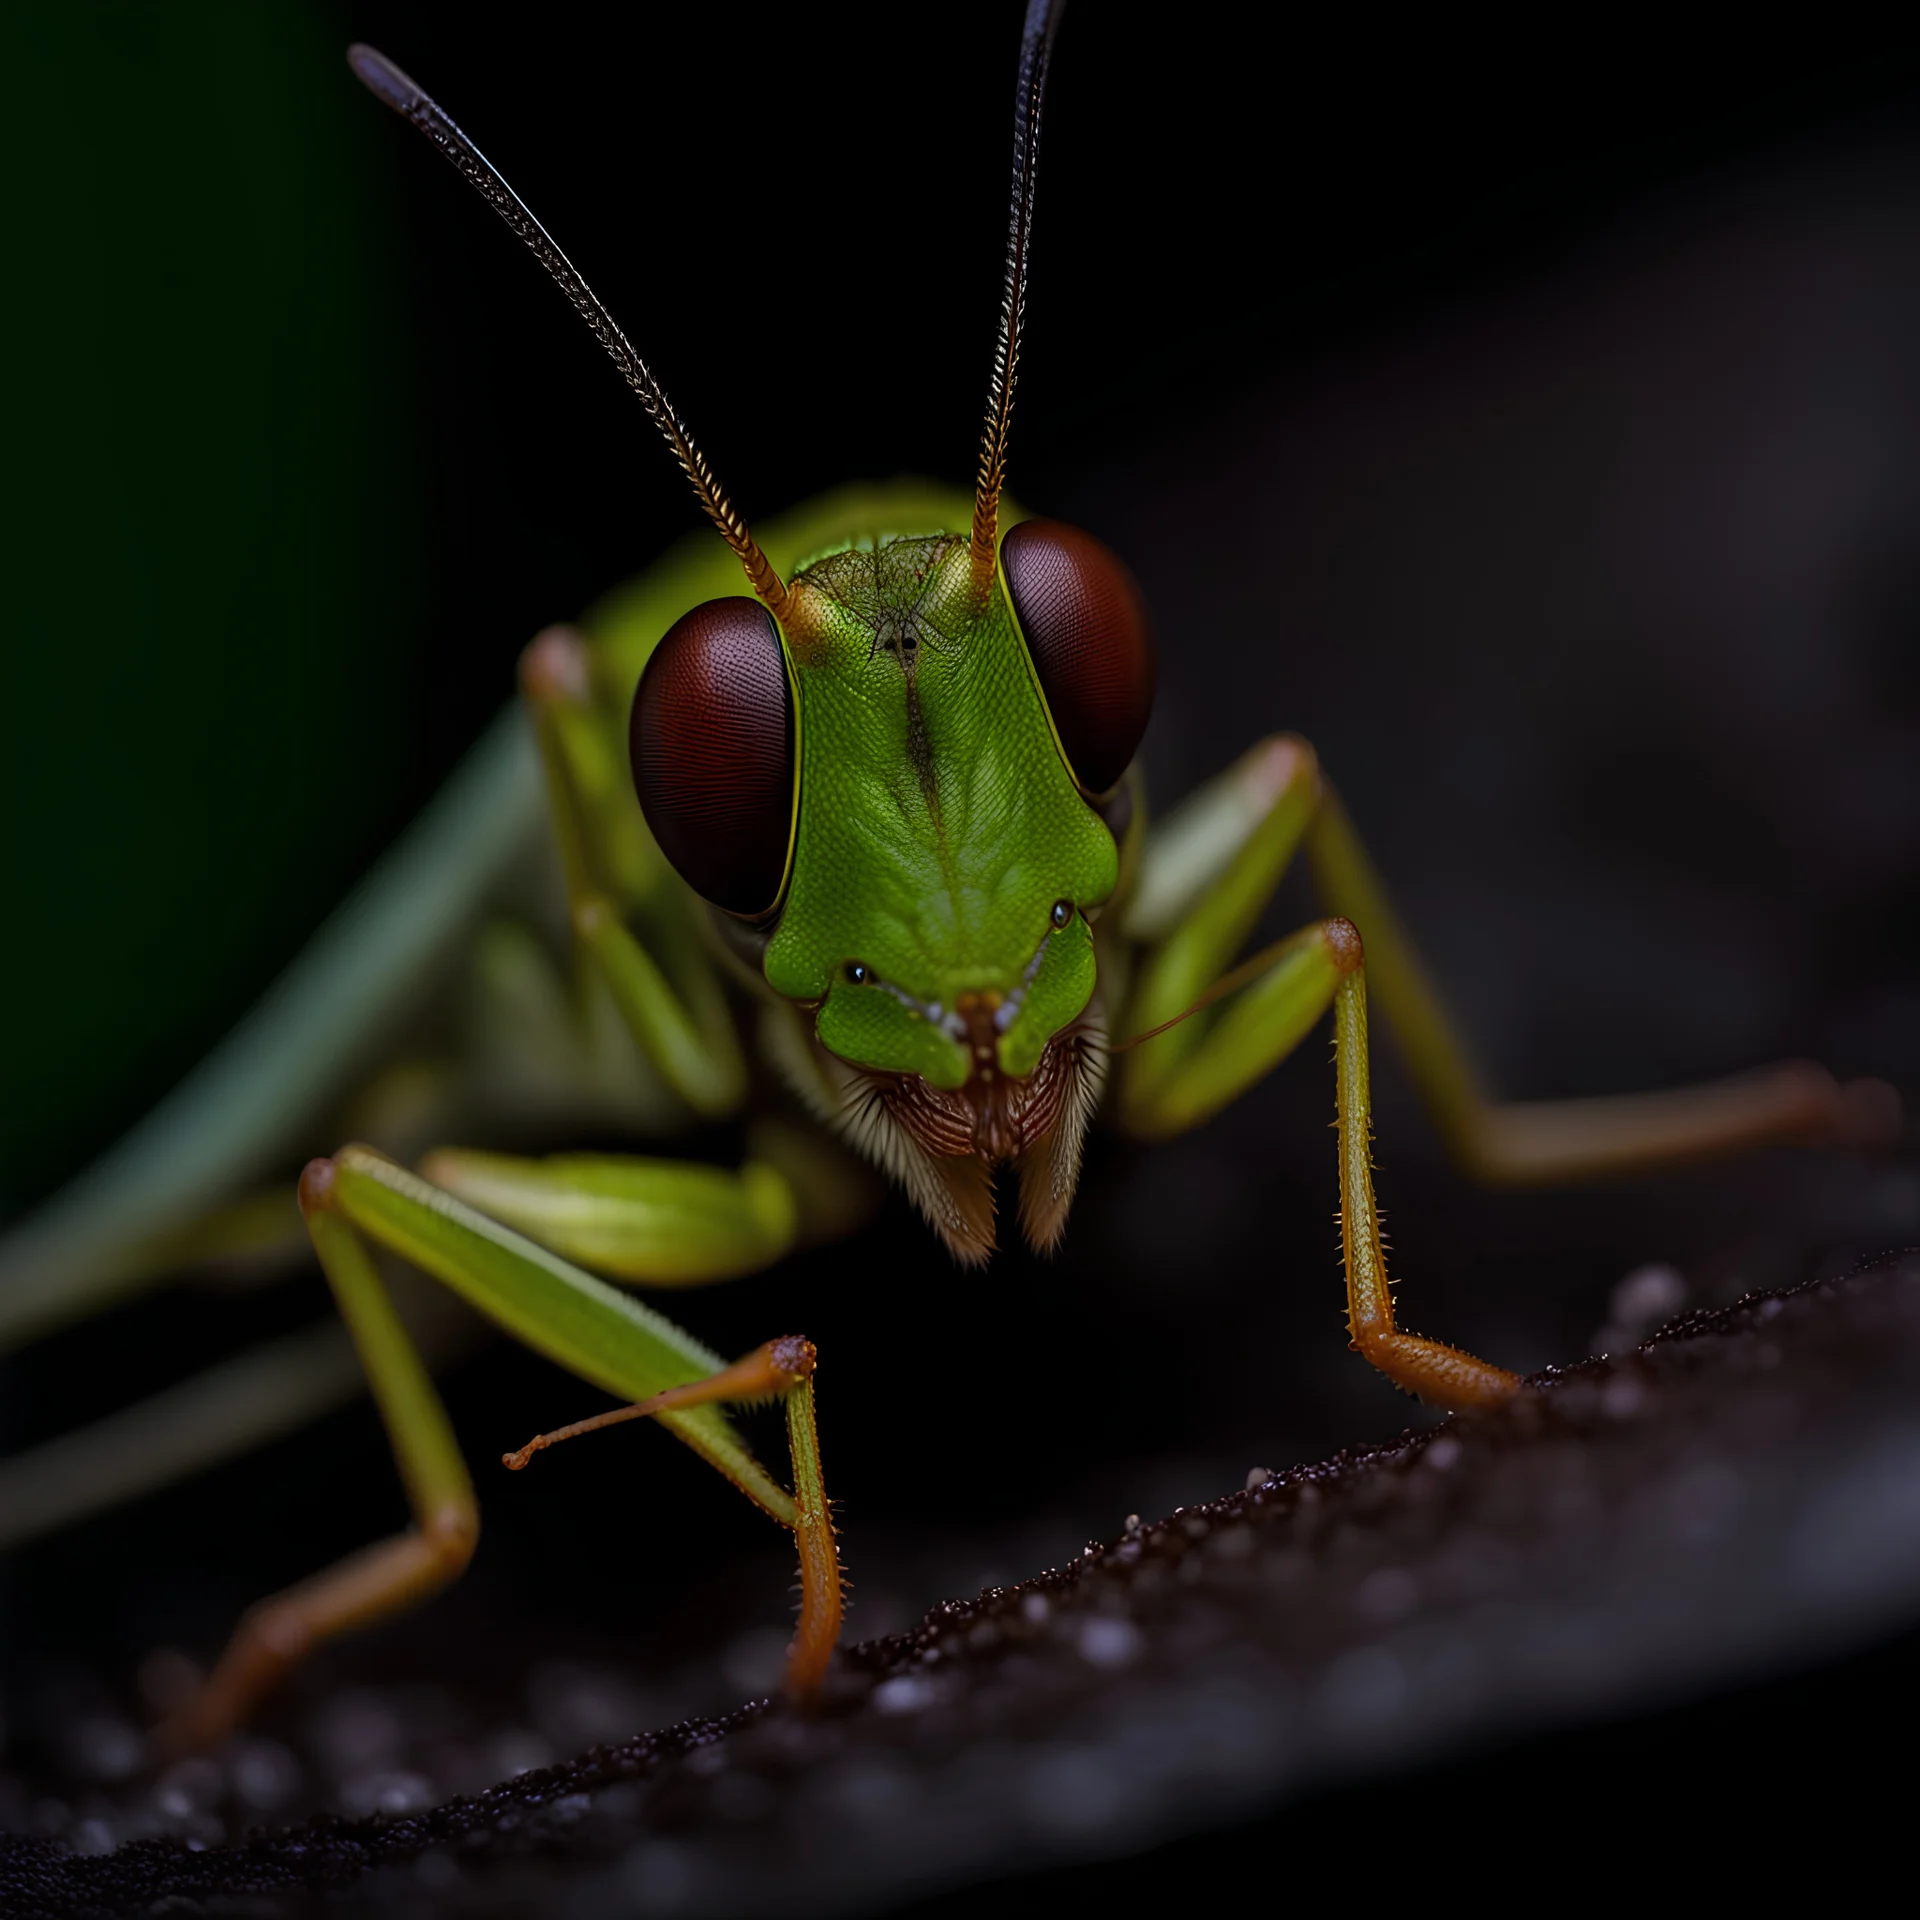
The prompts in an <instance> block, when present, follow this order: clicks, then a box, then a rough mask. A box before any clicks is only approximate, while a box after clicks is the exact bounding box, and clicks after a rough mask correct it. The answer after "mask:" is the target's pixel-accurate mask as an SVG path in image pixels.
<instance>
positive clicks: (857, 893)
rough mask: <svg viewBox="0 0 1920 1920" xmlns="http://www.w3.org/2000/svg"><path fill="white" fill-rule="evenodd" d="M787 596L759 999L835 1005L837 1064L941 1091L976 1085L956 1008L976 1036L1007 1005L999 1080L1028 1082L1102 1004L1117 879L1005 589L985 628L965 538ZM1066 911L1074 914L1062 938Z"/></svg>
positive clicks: (912, 544) (910, 551)
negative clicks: (788, 860) (1088, 915)
mask: <svg viewBox="0 0 1920 1920" xmlns="http://www.w3.org/2000/svg"><path fill="white" fill-rule="evenodd" d="M791 591H792V599H791V601H790V603H789V608H788V612H787V614H786V617H785V618H784V621H783V628H784V634H785V638H786V642H787V648H788V655H789V658H790V660H791V662H792V668H793V680H794V688H795V695H796V700H797V710H798V717H799V725H798V730H797V732H798V742H799V764H800V800H799V812H798V819H797V822H796V834H795V842H794V852H793V867H792V874H791V878H790V880H789V883H788V888H787V895H786V901H785V905H784V908H783V910H782V913H781V916H780V920H779V924H778V926H777V928H776V929H775V932H774V934H773V937H772V939H771V941H770V942H769V944H768V947H767V951H766V959H765V968H766V977H767V981H768V983H769V984H770V985H771V986H772V987H773V989H774V990H775V991H776V992H777V993H780V994H782V995H784V996H785V997H787V998H788V999H791V1000H798V1001H803V1002H808V1003H813V1002H824V1004H823V1005H821V1007H820V1012H819V1017H818V1026H817V1031H818V1033H819V1036H820V1039H821V1041H822V1042H823V1043H824V1044H825V1045H826V1046H827V1047H829V1048H830V1049H831V1050H832V1051H833V1052H835V1053H837V1054H839V1055H840V1056H841V1057H842V1058H843V1059H846V1060H850V1061H853V1062H854V1063H855V1064H857V1065H862V1066H868V1067H874V1068H879V1069H883V1070H890V1071H895V1072H902V1073H917V1074H920V1075H922V1076H924V1077H925V1078H926V1079H927V1080H929V1081H931V1082H932V1083H933V1084H934V1085H936V1086H943V1087H957V1086H959V1085H961V1084H962V1083H963V1082H964V1081H965V1080H966V1078H967V1076H968V1071H969V1065H970V1055H969V1051H968V1048H967V1047H966V1046H965V1045H964V1044H963V1037H964V1035H965V1033H966V1030H967V1029H966V1025H965V1023H964V1022H963V1021H962V1019H961V1018H960V1017H959V1014H958V1013H957V1011H956V1009H957V1008H958V1007H959V1006H960V1005H961V1004H962V997H963V996H969V997H970V998H969V1000H968V1002H967V1004H968V1005H970V1006H971V1007H972V1008H973V1009H974V1018H975V1020H976V1022H977V1021H978V1019H979V1017H980V1015H979V1011H978V1009H979V1008H980V1006H981V1005H983V1004H984V1005H986V1006H989V1007H991V1006H994V1005H996V1004H997V1007H998V1009H999V1011H998V1015H997V1018H996V1019H995V1020H994V1031H996V1032H997V1033H998V1035H999V1038H998V1063H997V1064H998V1066H999V1069H1000V1070H1001V1071H1002V1072H1004V1073H1007V1074H1010V1075H1014V1076H1020V1075H1024V1074H1026V1073H1030V1072H1031V1071H1032V1069H1033V1067H1034V1065H1035V1064H1036V1063H1037V1061H1038V1060H1039V1058H1040V1054H1041V1052H1042V1050H1043V1048H1044V1047H1045V1045H1046V1042H1047V1041H1048V1040H1049V1039H1050V1038H1051V1037H1052V1036H1053V1035H1054V1034H1055V1033H1057V1032H1059V1030H1060V1029H1061V1028H1062V1027H1064V1026H1065V1025H1066V1024H1067V1023H1068V1022H1069V1021H1071V1020H1072V1019H1073V1018H1074V1017H1075V1016H1076V1015H1077V1014H1078V1013H1080V1011H1081V1010H1082V1009H1083V1008H1084V1007H1085V1006H1086V1004H1087V1002H1088V1000H1089V998H1090V997H1091V996H1092V993H1093V987H1094V957H1093V942H1092V936H1091V932H1090V929H1089V927H1088V925H1087V922H1086V920H1085V919H1084V918H1082V917H1081V912H1080V911H1079V910H1083V909H1090V908H1094V907H1098V906H1099V905H1100V904H1101V902H1103V901H1104V900H1105V899H1106V898H1107V896H1108V895H1109V894H1110V893H1111V892H1112V891H1113V887H1114V883H1115V879H1116V874H1117V864H1118V863H1117V854H1116V850H1115V847H1114V842H1113V837H1112V835H1111V834H1110V833H1109V832H1108V831H1107V828H1106V826H1105V825H1104V823H1103V822H1102V821H1101V820H1100V818H1099V816H1098V815H1097V814H1095V813H1094V811H1093V810H1092V808H1091V807H1089V806H1088V804H1087V802H1086V801H1085V800H1084V799H1083V798H1082V797H1081V795H1080V793H1079V791H1078V789H1077V788H1076V787H1075V785H1074V783H1073V779H1072V776H1071V775H1070V774H1069V773H1068V771H1067V766H1066V762H1065V760H1064V759H1063V758H1062V756H1061V753H1060V749H1059V746H1058V745H1057V743H1056V741H1055V739H1054V734H1053V727H1052V722H1051V721H1050V720H1049V718H1048V715H1047V709H1046V704H1045V702H1044V700H1043V699H1042V697H1041V694H1040V689H1039V685H1038V683H1037V682H1036V680H1035V678H1034V674H1033V668H1032V664H1031V662H1030V660H1029V659H1028V656H1027V650H1026V645H1025V642H1024V641H1023V640H1022V639H1021V637H1020V631H1019V627H1018V625H1017V623H1016V621H1015V619H1014V615H1013V611H1012V608H1011V606H1010V604H1009V602H1008V599H1007V594H1006V587H1005V583H1004V581H1002V580H1000V579H999V578H996V579H995V582H994V586H993V590H992V592H991V594H990V595H989V596H988V598H987V601H986V603H985V605H984V606H979V607H976V606H975V605H974V604H973V602H972V597H971V593H970V588H969V566H968V542H967V540H966V538H965V536H963V535H952V534H933V535H917V536H911V537H904V538H903V537H892V538H886V537H883V538H879V539H874V540H868V541H863V542H858V543H855V544H854V545H852V546H849V547H845V548H843V549H841V550H839V551H837V552H833V553H830V554H828V555H826V556H825V557H823V558H820V559H817V560H815V561H814V562H813V563H812V564H811V565H809V566H807V567H805V568H804V569H803V570H802V571H800V572H799V573H798V574H796V575H795V576H794V579H793V581H792V587H791ZM1062 900H1064V901H1066V902H1068V903H1069V904H1070V905H1071V906H1072V907H1073V908H1074V909H1076V911H1075V913H1074V914H1073V917H1072V919H1071V921H1070V922H1069V924H1068V925H1067V926H1066V927H1065V928H1064V929H1056V928H1055V926H1054V923H1053V910H1054V906H1055V903H1056V902H1058V901H1062ZM856 963H857V964H858V965H859V966H861V967H864V968H865V969H867V970H868V973H869V975H870V977H869V978H868V979H867V980H866V981H864V982H856V981H855V980H853V979H851V978H850V977H849V969H850V967H852V966H853V965H855V964H856ZM996 997H997V1000H996ZM976 1030H977V1029H976Z"/></svg>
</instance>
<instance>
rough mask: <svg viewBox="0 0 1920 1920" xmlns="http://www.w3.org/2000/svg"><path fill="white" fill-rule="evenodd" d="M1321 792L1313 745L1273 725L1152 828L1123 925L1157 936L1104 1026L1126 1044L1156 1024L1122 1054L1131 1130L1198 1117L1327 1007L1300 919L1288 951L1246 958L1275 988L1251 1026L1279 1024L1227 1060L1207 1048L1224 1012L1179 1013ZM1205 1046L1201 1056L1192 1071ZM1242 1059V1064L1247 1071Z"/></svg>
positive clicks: (1270, 879)
mask: <svg viewBox="0 0 1920 1920" xmlns="http://www.w3.org/2000/svg"><path fill="white" fill-rule="evenodd" d="M1318 793H1319V774H1318V769H1317V768H1316V766H1315V763H1314V758H1313V751H1312V749H1311V748H1310V747H1308V746H1307V744H1306V743H1305V742H1304V741H1301V740H1295V739H1293V738H1291V737H1290V736H1286V735H1282V736H1279V737H1277V738H1275V739H1272V740H1268V741H1263V742H1262V743H1261V744H1260V745H1259V746H1257V747H1255V748H1254V749H1253V751H1252V752H1251V753H1248V754H1246V755H1244V756H1243V757H1242V758H1241V759H1240V760H1239V761H1237V762H1236V763H1235V764H1234V765H1233V766H1232V767H1230V768H1229V769H1228V770H1227V771H1226V773H1225V774H1223V775H1222V776H1221V777H1220V778H1219V779H1218V780H1216V781H1214V782H1212V783H1211V784H1210V785H1209V786H1208V787H1206V788H1204V789H1203V790H1202V791H1201V793H1200V794H1199V795H1197V796H1195V799H1194V800H1192V801H1190V802H1188V803H1187V805H1186V806H1184V807H1182V808H1180V809H1178V810H1177V811H1176V812H1175V813H1173V814H1171V815H1169V816H1168V819H1167V821H1166V822H1165V823H1164V824H1163V825H1162V826H1161V827H1160V828H1158V829H1157V830H1156V832H1155V833H1154V835H1153V836H1152V837H1151V838H1150V839H1149V841H1148V844H1147V848H1146V851H1145V854H1144V856H1143V858H1142V861H1141V871H1140V885H1139V889H1138V891H1137V892H1136V894H1135V896H1134V898H1133V901H1132V902H1131V903H1130V904H1129V907H1128V909H1127V912H1126V918H1125V922H1124V930H1125V931H1126V932H1127V933H1128V934H1129V935H1131V936H1132V937H1134V938H1136V939H1138V938H1146V939H1148V940H1151V941H1153V942H1154V943H1155V944H1153V945H1152V946H1151V947H1150V948H1149V951H1148V952H1147V954H1146V956H1145V958H1144V959H1143V960H1142V962H1141V964H1140V967H1139V970H1138V972H1137V974H1136V976H1135V978H1134V982H1133V986H1132V990H1131V992H1130V994H1129V995H1128V997H1127V1001H1126V1004H1125V1006H1124V1008H1123V1010H1122V1012H1121V1017H1120V1019H1119V1021H1118V1023H1117V1024H1116V1027H1115V1032H1116V1034H1117V1035H1119V1036H1122V1043H1123V1044H1124V1043H1125V1040H1126V1039H1127V1038H1129V1037H1130V1038H1132V1039H1134V1040H1135V1041H1138V1040H1139V1039H1140V1038H1141V1037H1142V1036H1145V1035H1147V1034H1154V1035H1155V1037H1154V1038H1153V1039H1152V1040H1151V1041H1150V1042H1148V1043H1147V1044H1145V1045H1136V1046H1135V1047H1134V1050H1133V1051H1131V1052H1130V1053H1128V1054H1126V1055H1125V1056H1124V1057H1123V1059H1122V1061H1121V1064H1120V1072H1119V1076H1118V1089H1117V1091H1118V1098H1119V1113H1120V1120H1121V1124H1122V1125H1123V1126H1125V1127H1127V1128H1128V1130H1129V1131H1131V1132H1135V1133H1141V1134H1147V1135H1163V1134H1167V1133H1175V1132H1179V1131H1181V1130H1182V1129H1183V1128H1186V1127H1190V1126H1194V1125H1196V1124H1198V1122H1199V1121H1201V1120H1203V1119H1204V1118H1206V1116H1207V1115H1208V1114H1210V1113H1212V1112H1214V1111H1215V1110H1217V1109H1218V1108H1219V1107H1221V1106H1223V1105H1225V1104H1226V1102H1227V1101H1228V1100H1230V1099H1232V1098H1233V1097H1234V1096H1235V1095H1236V1094H1238V1093H1240V1092H1242V1091H1244V1089H1245V1088H1246V1087H1247V1086H1248V1085H1250V1084H1251V1083H1252V1081H1253V1080H1255V1079H1258V1078H1259V1077H1260V1076H1261V1075H1263V1074H1265V1073H1266V1072H1267V1071H1269V1069H1271V1068H1272V1067H1273V1066H1274V1065H1275V1064H1276V1062H1277V1061H1278V1060H1279V1059H1280V1058H1281V1057H1282V1056H1283V1054H1284V1053H1285V1052H1286V1051H1287V1050H1288V1049H1289V1048H1290V1047H1292V1046H1293V1045H1294V1044H1296V1043H1297V1041H1298V1040H1299V1038H1300V1037H1301V1035H1302V1034H1303V1033H1304V1032H1305V1031H1306V1028H1307V1026H1310V1025H1311V1024H1312V1022H1313V1021H1314V1020H1315V1019H1317V1018H1318V1017H1319V1015H1320V1014H1321V1013H1322V1012H1324V1011H1325V1009H1326V1004H1327V1000H1328V998H1329V997H1331V994H1332V991H1333V988H1332V978H1331V975H1330V974H1328V973H1327V972H1326V969H1325V964H1324V957H1322V960H1321V961H1320V962H1319V963H1318V967H1317V971H1316V963H1315V961H1314V959H1313V955H1312V952H1311V949H1312V946H1313V938H1312V930H1311V929H1309V930H1308V932H1307V933H1306V934H1303V935H1300V936H1298V937H1297V938H1298V941H1299V942H1300V943H1301V944H1300V945H1299V948H1298V951H1294V952H1290V953H1288V954H1287V955H1286V956H1285V957H1284V958H1283V956H1282V954H1281V952H1280V950H1279V949H1274V950H1272V951H1271V952H1270V953H1269V954H1267V955H1265V956H1263V957H1262V958H1261V959H1259V960H1256V961H1255V962H1253V963H1251V965H1250V968H1249V972H1250V973H1255V972H1257V973H1265V972H1267V969H1268V967H1269V966H1271V968H1272V969H1273V971H1272V972H1271V974H1270V975H1269V977H1268V978H1267V979H1266V980H1265V982H1264V983H1263V984H1262V985H1261V987H1260V988H1259V990H1258V992H1259V996H1261V997H1262V998H1263V999H1264V998H1265V997H1266V996H1271V995H1275V994H1277V995H1279V996H1280V999H1279V1001H1277V1002H1275V1003H1274V1004H1273V1005H1272V1006H1269V1007H1265V1008H1264V1009H1263V1010H1262V1011H1260V1012H1258V1013H1256V1014H1255V1015H1253V1016H1252V1017H1253V1019H1254V1021H1255V1024H1256V1026H1261V1025H1262V1023H1265V1022H1267V1021H1268V1020H1269V1019H1270V1018H1274V1019H1278V1021H1279V1024H1278V1025H1276V1026H1273V1027H1271V1029H1270V1030H1265V1029H1264V1028H1263V1031H1262V1032H1261V1034H1260V1036H1259V1038H1258V1040H1257V1041H1256V1043H1255V1044H1254V1045H1253V1047H1252V1049H1251V1051H1247V1052H1243V1053H1242V1055H1241V1056H1240V1057H1239V1058H1238V1060H1235V1059H1232V1058H1228V1057H1226V1056H1223V1055H1222V1054H1221V1053H1220V1050H1219V1049H1218V1048H1216V1047H1214V1046H1212V1045H1211V1036H1212V1034H1213V1033H1214V1031H1215V1030H1216V1028H1217V1027H1218V1026H1219V1024H1220V1022H1221V1021H1222V1020H1223V1019H1225V1018H1227V1017H1228V1016H1227V1015H1222V1014H1219V1013H1214V1012H1211V1011H1209V1012H1206V1013H1201V1014H1198V1015H1196V1016H1195V1017H1193V1018H1187V1017H1186V1016H1188V1015H1189V1014H1192V1013H1193V1012H1194V1009H1195V1008H1196V1006H1197V1005H1199V1004H1200V1003H1202V1002H1204V1001H1206V1000H1207V999H1209V998H1210V997H1212V996H1215V995H1217V993H1218V992H1219V990H1220V987H1221V983H1222V980H1223V976H1224V975H1225V973H1226V969H1227V965H1228V963H1229V962H1230V961H1231V960H1232V959H1233V957H1234V955H1235V954H1237V953H1238V952H1239V950H1240V949H1241V947H1242V946H1243V945H1244V944H1245V943H1246V940H1247V936H1248V935H1249V934H1250V933H1251V932H1252V931H1253V927H1254V924H1255V922H1256V921H1257V920H1258V919H1259V917H1260V915H1261V912H1262V911H1263V910H1264V909H1265V907H1266V905H1267V902H1268V901H1269V900H1270V899H1271V898H1272V897H1273V891H1274V889H1275V888H1276V887H1277V886H1278V885H1279V884H1280V879H1281V876H1282V875H1283V874H1284V873H1285V872H1286V869H1287V865H1288V863H1289V862H1290V861H1291V860H1292V858H1293V856H1294V853H1295V851H1296V850H1297V849H1298V847H1299V845H1300V841H1301V838H1302V836H1303V835H1304V834H1305V832H1306V830H1307V826H1308V823H1309V822H1310V820H1311V819H1312V816H1313V807H1314V804H1315V801H1316V799H1317V797H1318ZM1290 944H1291V943H1283V946H1286V945H1290ZM1300 968H1305V969H1306V970H1307V971H1306V973H1305V974H1300V973H1299V972H1298V970H1299V969H1300ZM1315 978H1318V979H1320V981H1321V985H1322V986H1323V987H1324V991H1323V992H1321V995H1320V998H1319V1001H1318V1003H1317V1004H1314V1005H1311V1007H1310V1009H1309V1010H1307V1011H1305V1012H1304V1018H1303V1021H1302V1023H1301V1024H1300V1025H1299V1026H1298V1029H1297V1031H1294V1030H1290V1027H1289V1022H1290V1020H1291V1018H1292V1016H1291V1014H1288V1013H1286V1012H1285V1011H1284V1009H1285V1008H1286V1007H1290V1006H1291V1004H1292V1002H1291V996H1292V995H1293V993H1294V992H1295V990H1296V988H1297V987H1299V986H1306V987H1307V988H1308V994H1307V999H1308V1001H1311V998H1312V992H1313V991H1315V990H1317V989H1314V988H1313V987H1312V981H1313V980H1314V979H1315ZM1303 1005H1305V1003H1303ZM1237 1018H1238V1016H1236V1019H1237ZM1175 1022H1177V1023H1178V1024H1170V1023H1175ZM1162 1028H1165V1029H1166V1030H1165V1031H1158V1030H1159V1029H1162ZM1203 1049H1204V1050H1205V1051H1206V1052H1207V1054H1208V1055H1209V1059H1208V1061H1207V1063H1206V1064H1205V1065H1203V1066H1201V1067H1199V1068H1198V1069H1196V1070H1189V1069H1190V1064H1191V1062H1192V1061H1193V1059H1194V1057H1195V1056H1196V1055H1197V1054H1199V1053H1200V1052H1201V1051H1202V1050H1203ZM1241 1067H1245V1068H1246V1069H1247V1071H1246V1072H1245V1073H1244V1074H1243V1073H1241V1072H1240V1071H1239V1069H1240V1068H1241Z"/></svg>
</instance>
